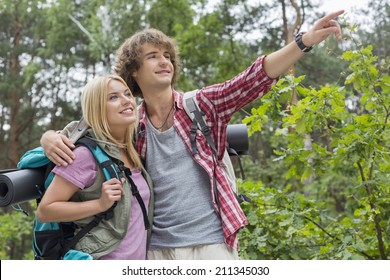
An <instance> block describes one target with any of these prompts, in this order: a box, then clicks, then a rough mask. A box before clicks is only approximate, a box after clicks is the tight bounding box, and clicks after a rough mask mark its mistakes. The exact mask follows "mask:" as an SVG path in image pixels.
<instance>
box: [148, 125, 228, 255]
mask: <svg viewBox="0 0 390 280" xmlns="http://www.w3.org/2000/svg"><path fill="white" fill-rule="evenodd" d="M146 133H147V154H146V169H147V171H148V173H149V174H150V176H151V178H152V180H153V184H154V198H155V208H154V222H153V231H152V239H151V244H150V246H151V248H177V247H187V246H194V245H202V244H218V243H223V242H224V237H223V233H222V226H221V221H220V219H219V217H218V216H217V214H216V213H215V211H214V209H213V207H212V200H211V191H210V181H209V178H208V176H207V173H206V172H205V171H204V170H203V168H202V167H200V166H199V165H198V164H197V163H196V162H195V161H194V160H193V159H192V157H191V155H190V154H189V152H188V150H187V149H186V147H185V146H184V143H183V141H182V139H181V138H180V136H179V135H178V133H177V132H176V130H175V129H174V127H171V128H170V129H168V130H166V131H163V132H159V131H158V130H156V129H155V128H154V127H153V126H152V125H151V123H150V121H149V120H148V119H147V129H146Z"/></svg>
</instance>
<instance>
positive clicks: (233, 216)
mask: <svg viewBox="0 0 390 280" xmlns="http://www.w3.org/2000/svg"><path fill="white" fill-rule="evenodd" d="M263 60H264V56H262V57H259V58H258V59H257V60H256V61H255V62H254V63H253V64H252V65H251V66H250V67H249V68H247V69H246V70H245V71H243V72H242V73H240V74H239V75H237V76H236V77H234V78H233V79H231V80H229V81H226V82H224V83H221V84H216V85H212V86H208V87H204V88H202V89H200V90H199V91H198V92H197V94H196V97H197V99H198V101H199V107H200V109H201V110H202V111H203V112H204V113H205V114H206V120H207V123H208V125H209V126H210V128H211V136H212V137H213V140H214V143H215V146H216V148H217V150H218V164H217V168H216V170H215V176H216V182H217V190H218V197H219V203H220V210H221V213H220V217H221V221H222V230H223V234H224V237H225V242H226V244H227V245H228V246H230V247H232V248H235V249H236V250H237V249H238V239H237V233H238V231H239V230H240V229H241V228H242V227H244V226H246V225H247V224H248V221H247V219H246V217H245V215H244V213H243V211H242V209H241V207H240V205H239V203H238V202H237V199H236V198H235V194H234V192H233V190H232V188H231V186H229V183H228V179H227V177H226V174H225V172H224V168H223V167H222V165H221V160H222V157H223V154H224V151H225V149H226V128H227V125H228V123H229V121H230V119H231V117H232V115H233V114H234V113H235V112H237V111H238V110H239V109H241V108H242V107H244V106H245V105H247V104H249V103H250V102H252V101H253V100H255V99H256V98H258V97H262V96H263V95H264V94H266V93H267V92H268V91H269V90H270V88H271V86H272V85H273V84H274V83H275V82H276V81H277V79H270V78H269V77H267V75H266V74H265V72H264V70H263ZM173 94H174V102H175V112H174V121H173V126H174V127H175V129H176V131H177V133H178V134H179V135H180V137H181V138H182V140H183V142H184V144H185V146H186V147H187V149H188V151H189V153H190V154H191V155H192V157H193V159H194V160H195V161H196V162H197V163H198V164H199V165H200V166H202V167H203V168H204V170H205V171H206V172H207V174H208V175H209V178H210V185H211V196H212V197H213V204H214V205H213V206H214V209H215V211H216V212H217V213H218V206H217V203H216V201H215V196H214V187H213V185H214V180H213V177H214V161H213V152H212V150H211V148H210V147H209V145H208V144H207V142H206V139H205V137H204V136H203V134H202V133H201V132H200V131H199V130H198V133H197V135H196V146H197V149H198V153H197V154H196V155H194V154H193V153H192V149H191V142H190V129H191V124H192V121H191V119H190V118H189V117H188V115H187V113H186V112H185V110H184V108H183V97H182V94H181V93H178V92H177V91H175V90H173ZM139 117H140V123H139V128H138V137H137V144H136V147H137V150H138V152H139V154H140V155H141V158H142V159H143V160H145V158H146V149H147V147H146V132H145V129H146V114H145V103H143V104H142V106H141V110H140V114H139ZM178 172H182V171H181V170H180V168H178Z"/></svg>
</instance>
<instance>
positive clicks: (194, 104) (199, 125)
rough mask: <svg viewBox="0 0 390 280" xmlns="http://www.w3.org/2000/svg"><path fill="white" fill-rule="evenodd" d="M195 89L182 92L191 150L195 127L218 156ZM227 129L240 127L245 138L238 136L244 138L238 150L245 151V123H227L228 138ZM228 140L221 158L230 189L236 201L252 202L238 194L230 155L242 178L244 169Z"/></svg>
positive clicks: (193, 149)
mask: <svg viewBox="0 0 390 280" xmlns="http://www.w3.org/2000/svg"><path fill="white" fill-rule="evenodd" d="M197 91H198V90H193V91H189V92H186V93H184V94H183V107H184V110H185V111H186V113H187V115H188V116H189V117H190V119H191V120H192V125H191V132H190V141H191V148H192V152H193V153H194V154H196V153H197V149H196V143H195V139H196V138H195V137H196V131H197V129H199V130H200V131H201V132H202V133H203V135H204V137H205V139H206V141H207V144H208V145H209V146H210V148H211V150H212V152H213V154H214V157H215V158H217V157H218V155H217V149H216V147H215V144H214V141H213V139H212V138H211V135H210V127H209V126H208V125H207V122H206V118H205V113H204V112H202V111H201V110H200V108H199V104H198V100H197V98H196V93H197ZM229 129H235V130H237V129H240V130H241V131H240V135H246V138H244V139H242V137H240V140H244V141H243V143H244V144H243V145H242V144H241V146H243V147H244V148H243V149H242V151H240V152H241V154H243V153H244V152H245V151H246V149H247V146H248V145H247V144H248V130H247V127H246V125H245V124H237V125H228V128H227V137H228V138H229V135H228V134H229ZM243 129H244V133H243V132H242V130H243ZM228 140H229V139H228ZM229 142H232V141H227V146H226V150H225V153H224V155H223V158H222V166H223V168H224V169H225V171H226V175H227V178H228V181H229V183H230V186H231V187H232V189H233V191H234V193H235V195H236V198H237V200H238V202H239V203H241V202H243V201H247V202H252V200H251V199H250V198H249V197H247V196H246V195H245V194H238V187H237V180H236V175H235V172H234V167H233V163H232V161H231V159H230V156H236V157H237V159H238V163H239V166H240V172H241V178H242V179H243V180H245V173H244V169H243V167H242V164H241V159H240V156H239V152H238V151H236V150H235V149H234V148H233V147H231V146H229ZM215 180H216V179H215V176H214V188H216V181H215ZM214 193H215V194H216V195H217V191H216V189H214ZM216 201H217V202H218V197H216ZM218 204H219V203H218Z"/></svg>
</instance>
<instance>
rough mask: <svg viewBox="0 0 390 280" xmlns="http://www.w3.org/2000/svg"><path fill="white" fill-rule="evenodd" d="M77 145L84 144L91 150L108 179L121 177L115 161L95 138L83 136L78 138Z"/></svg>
mask: <svg viewBox="0 0 390 280" xmlns="http://www.w3.org/2000/svg"><path fill="white" fill-rule="evenodd" d="M76 145H83V146H85V147H87V148H88V149H89V150H90V151H91V153H92V154H93V156H94V157H95V159H96V161H97V162H98V164H99V166H100V167H101V168H102V170H103V173H104V176H105V178H106V180H109V179H111V178H118V179H119V178H120V176H119V171H118V169H117V168H116V165H115V164H114V162H113V161H112V160H111V158H110V157H109V156H108V155H107V154H106V152H105V151H103V150H102V149H101V148H100V147H99V145H98V144H97V143H96V142H95V141H94V140H92V139H91V138H87V137H83V138H80V139H79V140H77V142H76Z"/></svg>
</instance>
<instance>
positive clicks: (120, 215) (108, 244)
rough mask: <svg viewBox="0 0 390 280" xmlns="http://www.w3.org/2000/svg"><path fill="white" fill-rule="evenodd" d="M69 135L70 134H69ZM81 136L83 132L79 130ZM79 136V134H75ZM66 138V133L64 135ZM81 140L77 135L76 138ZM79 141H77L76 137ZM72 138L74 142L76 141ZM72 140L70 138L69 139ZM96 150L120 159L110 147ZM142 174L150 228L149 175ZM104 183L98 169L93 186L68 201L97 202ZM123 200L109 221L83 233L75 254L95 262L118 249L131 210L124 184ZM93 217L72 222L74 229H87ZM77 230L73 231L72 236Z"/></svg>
mask: <svg viewBox="0 0 390 280" xmlns="http://www.w3.org/2000/svg"><path fill="white" fill-rule="evenodd" d="M70 131H72V130H70ZM83 131H84V133H85V130H83ZM79 132H81V131H79ZM65 134H67V133H65ZM88 134H91V135H92V131H91V130H89V131H88ZM80 136H81V135H80ZM78 138H79V137H78ZM78 138H76V140H77V139H78ZM73 139H74V138H73ZM94 140H95V141H97V143H98V144H99V146H100V147H101V148H102V149H103V150H104V151H105V152H106V153H107V154H108V155H109V156H111V157H112V158H116V159H120V154H119V150H118V148H117V147H116V146H114V145H108V144H105V143H99V141H98V140H96V139H94ZM142 174H143V176H144V178H145V180H146V182H147V183H148V186H149V190H150V203H149V207H148V208H149V209H148V216H149V217H148V218H149V223H150V225H152V224H153V206H154V200H153V185H152V181H151V179H150V176H149V174H148V173H147V172H146V170H145V169H142ZM104 181H105V177H104V174H103V171H102V169H101V168H100V167H99V170H98V172H97V174H96V178H95V182H94V183H93V185H92V186H90V187H89V188H87V189H84V190H81V191H78V192H77V193H76V194H75V195H74V196H73V197H72V201H86V200H92V199H98V198H99V197H100V194H101V187H102V183H103V182H104ZM123 189H124V196H123V197H122V199H121V200H120V201H118V203H117V205H116V207H115V208H114V216H113V218H111V219H109V220H104V219H103V220H102V221H101V222H100V223H99V225H98V226H96V227H94V228H93V229H92V230H91V231H90V232H89V233H87V234H86V235H85V236H84V237H83V238H82V239H81V240H80V241H79V242H78V243H77V244H76V246H75V249H76V250H81V251H83V252H85V253H88V254H90V255H92V257H93V258H94V259H98V258H100V257H101V256H103V255H107V254H108V253H110V252H112V251H113V250H115V248H116V247H117V246H118V245H119V243H120V242H121V240H122V239H123V237H124V236H125V235H126V233H127V228H128V224H129V220H130V210H131V199H130V198H131V196H132V194H131V190H130V184H129V182H127V181H126V183H125V184H124V185H123ZM91 220H93V217H89V218H85V219H81V220H77V221H74V223H75V224H76V226H77V227H78V228H82V227H84V226H85V225H87V224H88V223H89V222H90V221H91ZM78 230H79V229H76V232H77V231H78ZM150 234H151V229H149V230H148V242H147V246H148V244H149V240H150Z"/></svg>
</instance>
